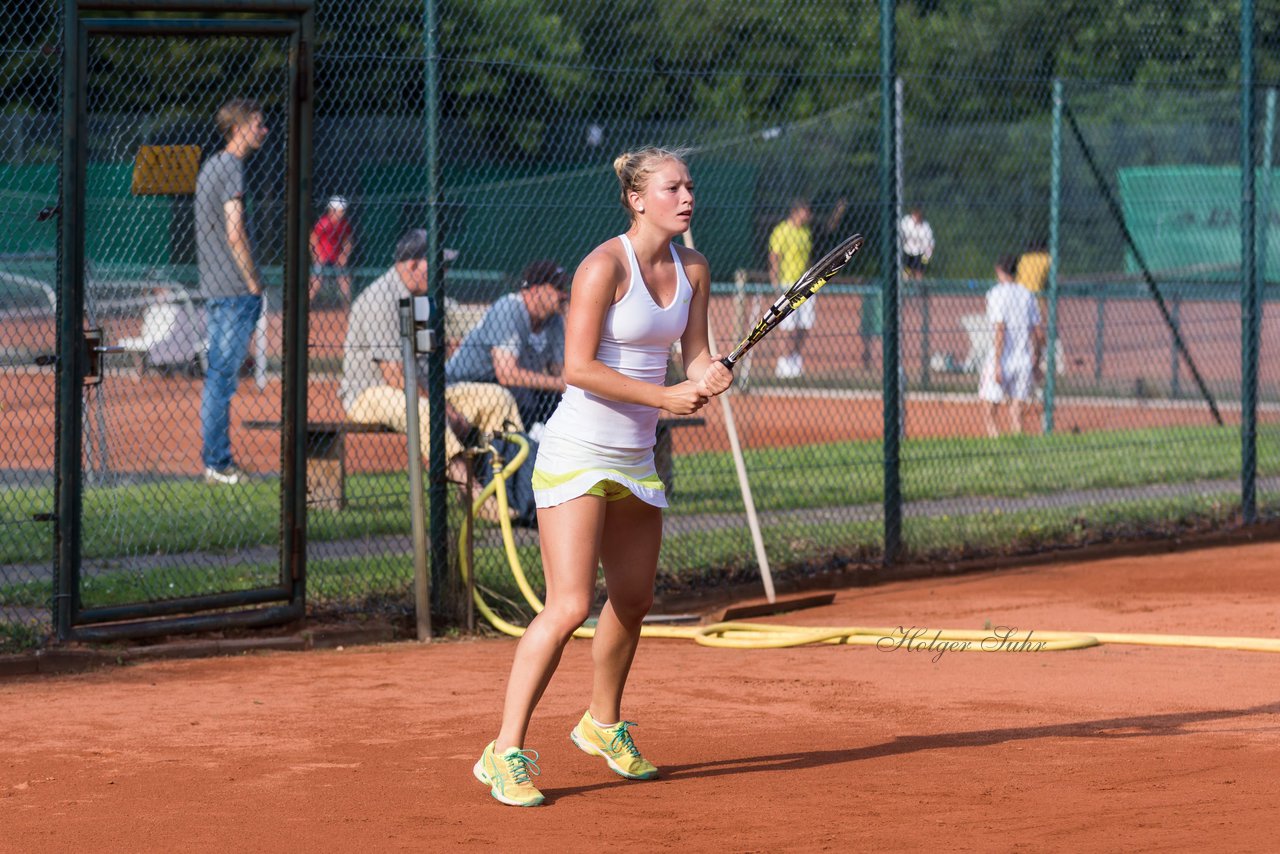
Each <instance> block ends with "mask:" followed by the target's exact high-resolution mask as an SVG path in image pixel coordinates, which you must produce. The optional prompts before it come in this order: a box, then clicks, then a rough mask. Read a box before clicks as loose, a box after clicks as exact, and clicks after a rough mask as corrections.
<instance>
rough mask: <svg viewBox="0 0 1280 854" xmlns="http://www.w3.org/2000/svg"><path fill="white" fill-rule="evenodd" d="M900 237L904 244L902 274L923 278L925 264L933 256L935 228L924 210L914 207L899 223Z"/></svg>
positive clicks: (904, 276) (908, 277) (906, 276)
mask: <svg viewBox="0 0 1280 854" xmlns="http://www.w3.org/2000/svg"><path fill="white" fill-rule="evenodd" d="M898 238H899V241H900V243H901V246H902V275H903V278H907V279H923V278H924V266H925V265H926V264H928V263H929V259H931V258H932V257H933V249H934V243H933V229H932V228H931V227H930V226H929V223H928V221H927V220H925V218H924V211H922V210H920V208H912V209H911V213H909V214H907V215H906V216H904V217H903V218H902V222H900V223H898Z"/></svg>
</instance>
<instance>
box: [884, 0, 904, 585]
mask: <svg viewBox="0 0 1280 854" xmlns="http://www.w3.org/2000/svg"><path fill="white" fill-rule="evenodd" d="M895 6H896V3H895V2H894V0H880V257H881V264H882V277H883V281H884V299H883V301H882V302H881V306H880V310H881V312H882V317H883V321H884V322H883V335H882V336H881V339H880V340H881V346H882V347H883V348H884V352H883V365H884V373H883V401H884V404H883V415H884V555H883V558H882V560H883V563H884V565H885V566H892V565H893V564H895V563H897V561H898V558H899V555H900V553H901V551H902V482H901V479H902V471H901V458H900V457H901V438H902V437H901V430H902V424H901V419H900V413H899V407H900V406H901V401H902V370H901V353H900V352H899V351H900V346H899V345H900V342H899V334H898V333H899V330H898V299H899V291H898V280H899V258H898V221H897V220H896V219H895V218H894V217H895V215H896V213H897V210H898V184H897V160H898V156H897V154H898V152H897V112H898V110H897V106H898V100H897V92H896V88H897V87H896V86H895V85H894V84H895V81H896V77H897V74H896V72H897V61H896V56H895V46H894V40H895V36H896V30H895V22H894V7H895Z"/></svg>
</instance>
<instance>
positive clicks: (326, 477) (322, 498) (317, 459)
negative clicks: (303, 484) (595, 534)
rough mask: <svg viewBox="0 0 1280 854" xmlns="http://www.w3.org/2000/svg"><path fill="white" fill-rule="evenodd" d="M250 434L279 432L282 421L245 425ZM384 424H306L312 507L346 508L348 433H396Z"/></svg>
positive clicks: (315, 422) (309, 488) (332, 422)
mask: <svg viewBox="0 0 1280 854" xmlns="http://www.w3.org/2000/svg"><path fill="white" fill-rule="evenodd" d="M244 426H245V427H246V428H247V429H249V430H279V429H280V427H281V424H280V422H279V421H246V422H244ZM395 432H396V431H395V430H392V429H391V428H390V427H387V426H386V425H383V424H361V423H359V422H358V421H309V422H307V501H308V503H309V504H310V505H311V506H312V507H319V508H321V509H324V510H341V509H343V508H344V507H346V506H347V455H346V442H345V437H346V436H347V434H349V433H395Z"/></svg>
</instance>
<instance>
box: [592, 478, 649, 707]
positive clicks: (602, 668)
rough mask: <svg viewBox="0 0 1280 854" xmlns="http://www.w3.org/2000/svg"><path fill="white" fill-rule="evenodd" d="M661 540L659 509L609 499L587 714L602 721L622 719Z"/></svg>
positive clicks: (634, 501) (629, 500) (636, 500)
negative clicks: (604, 597) (604, 596)
mask: <svg viewBox="0 0 1280 854" xmlns="http://www.w3.org/2000/svg"><path fill="white" fill-rule="evenodd" d="M661 544H662V511H661V510H660V509H658V508H657V507H653V506H652V505H649V504H646V503H644V502H643V501H641V500H640V499H639V498H636V497H634V496H631V497H628V498H623V499H621V500H618V501H613V502H610V503H609V505H608V509H607V511H606V515H605V525H604V537H603V538H602V539H601V543H600V558H601V562H602V563H603V564H604V580H605V585H606V587H607V588H608V591H609V599H608V601H607V602H606V603H605V606H604V609H603V610H602V611H601V612H600V619H599V621H598V622H597V623H596V636H595V639H594V640H593V641H592V643H591V659H592V662H593V663H594V665H595V671H594V676H593V679H592V686H591V706H590V710H591V715H592V716H593V717H594V718H595V719H596V720H597V721H600V722H602V723H616V722H617V721H619V720H620V719H621V717H622V712H621V706H622V691H623V688H624V687H625V686H626V682H627V674H628V673H629V672H630V671H631V662H632V659H633V658H634V657H635V652H636V644H637V643H638V642H639V640H640V628H641V625H642V624H643V621H644V617H645V614H648V613H649V608H650V607H651V606H652V605H653V583H654V576H655V575H657V571H658V549H659V547H660V546H661Z"/></svg>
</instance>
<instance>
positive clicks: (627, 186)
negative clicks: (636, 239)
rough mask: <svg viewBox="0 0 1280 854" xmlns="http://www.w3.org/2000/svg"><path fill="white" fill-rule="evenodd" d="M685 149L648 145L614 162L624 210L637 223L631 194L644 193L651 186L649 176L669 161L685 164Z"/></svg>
mask: <svg viewBox="0 0 1280 854" xmlns="http://www.w3.org/2000/svg"><path fill="white" fill-rule="evenodd" d="M685 154H686V152H685V150H684V149H670V148H658V147H657V146H653V145H648V146H645V147H644V148H636V149H633V150H631V151H624V152H623V153H622V154H619V155H618V156H617V157H615V158H614V160H613V171H614V172H616V173H617V174H618V185H619V189H620V190H621V193H620V195H621V198H622V209H623V210H625V211H626V212H627V216H629V217H631V219H632V221H635V218H636V211H635V209H634V208H633V207H631V199H630V198H628V196H629V195H630V194H631V193H643V192H644V188H645V187H646V186H648V184H649V176H650V175H651V174H653V172H654V171H655V170H657V168H658V167H659V166H660V165H661V164H663V163H666V162H667V161H669V160H674V161H676V162H677V163H684V158H685Z"/></svg>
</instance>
